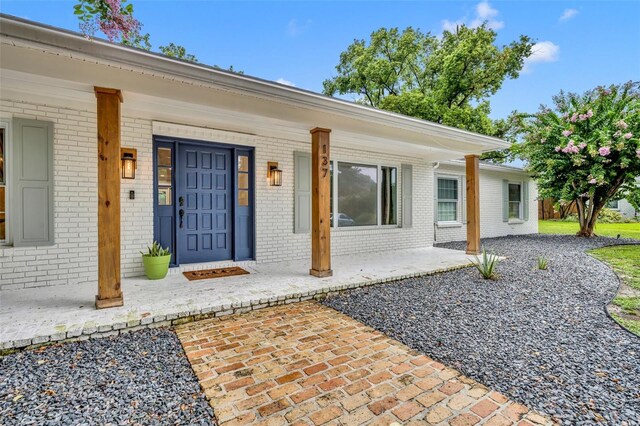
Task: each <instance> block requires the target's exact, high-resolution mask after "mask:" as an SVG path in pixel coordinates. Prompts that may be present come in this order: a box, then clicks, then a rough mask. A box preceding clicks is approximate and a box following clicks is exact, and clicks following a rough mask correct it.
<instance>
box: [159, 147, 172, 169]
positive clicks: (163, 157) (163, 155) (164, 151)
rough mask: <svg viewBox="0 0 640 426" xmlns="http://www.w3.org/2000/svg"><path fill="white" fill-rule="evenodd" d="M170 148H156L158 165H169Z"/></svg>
mask: <svg viewBox="0 0 640 426" xmlns="http://www.w3.org/2000/svg"><path fill="white" fill-rule="evenodd" d="M171 165H172V164H171V148H158V166H164V167H171Z"/></svg>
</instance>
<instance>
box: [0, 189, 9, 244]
mask: <svg viewBox="0 0 640 426" xmlns="http://www.w3.org/2000/svg"><path fill="white" fill-rule="evenodd" d="M4 196H5V190H4V186H0V240H4V239H6V238H7V235H6V230H5V229H6V226H5V217H6V215H5V204H4Z"/></svg>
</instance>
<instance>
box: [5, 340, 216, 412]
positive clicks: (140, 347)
mask: <svg viewBox="0 0 640 426" xmlns="http://www.w3.org/2000/svg"><path fill="white" fill-rule="evenodd" d="M0 413H1V418H2V420H1V421H0V423H2V424H3V425H17V424H20V425H27V424H34V425H41V424H47V425H49V424H51V425H53V424H63V425H79V424H82V425H104V424H114V425H120V424H152V425H154V424H157V425H159V424H172V425H181V424H182V425H213V424H215V423H214V420H213V411H212V409H211V407H210V406H209V404H208V403H207V401H206V400H205V397H204V395H203V393H202V392H201V390H200V385H199V384H198V380H197V379H196V377H195V375H194V373H193V371H192V370H191V367H190V365H189V362H188V361H187V359H186V357H185V355H184V352H183V350H182V347H181V345H180V342H179V340H178V338H177V337H176V335H175V334H174V333H173V331H171V330H168V329H162V328H156V329H148V330H143V331H137V332H132V333H127V334H123V335H120V336H118V337H112V338H105V339H96V340H89V341H84V342H75V343H66V344H59V345H55V346H50V347H43V348H40V349H36V350H28V351H23V352H19V353H15V354H12V355H8V356H6V357H4V358H2V359H0Z"/></svg>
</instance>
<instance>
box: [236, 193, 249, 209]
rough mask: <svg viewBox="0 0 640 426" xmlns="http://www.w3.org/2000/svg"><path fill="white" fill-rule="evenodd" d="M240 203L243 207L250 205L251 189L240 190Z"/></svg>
mask: <svg viewBox="0 0 640 426" xmlns="http://www.w3.org/2000/svg"><path fill="white" fill-rule="evenodd" d="M238 204H239V205H240V206H241V207H246V206H248V205H249V191H248V190H247V189H240V190H238Z"/></svg>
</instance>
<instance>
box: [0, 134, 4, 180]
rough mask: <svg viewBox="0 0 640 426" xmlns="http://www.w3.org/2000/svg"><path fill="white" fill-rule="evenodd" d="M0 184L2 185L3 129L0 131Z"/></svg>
mask: <svg viewBox="0 0 640 426" xmlns="http://www.w3.org/2000/svg"><path fill="white" fill-rule="evenodd" d="M0 183H4V129H0Z"/></svg>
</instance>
